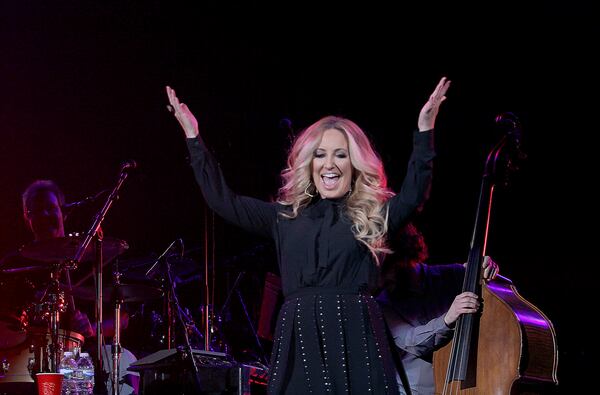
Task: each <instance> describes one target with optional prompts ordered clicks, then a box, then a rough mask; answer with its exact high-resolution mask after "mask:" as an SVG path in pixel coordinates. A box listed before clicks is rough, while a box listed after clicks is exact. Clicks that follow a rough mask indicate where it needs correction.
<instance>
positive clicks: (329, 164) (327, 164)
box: [325, 156, 335, 169]
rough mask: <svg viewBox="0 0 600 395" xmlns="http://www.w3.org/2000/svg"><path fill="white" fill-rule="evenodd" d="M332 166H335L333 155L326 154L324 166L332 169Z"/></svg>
mask: <svg viewBox="0 0 600 395" xmlns="http://www.w3.org/2000/svg"><path fill="white" fill-rule="evenodd" d="M334 167H335V163H334V160H333V156H327V159H326V160H325V168H326V169H333V168H334Z"/></svg>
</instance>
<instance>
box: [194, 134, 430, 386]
mask: <svg viewBox="0 0 600 395" xmlns="http://www.w3.org/2000/svg"><path fill="white" fill-rule="evenodd" d="M187 143H188V149H189V151H190V155H191V165H192V167H193V169H194V173H195V175H196V180H197V182H198V184H199V185H200V187H201V189H202V193H203V195H204V197H205V199H206V201H207V204H208V205H209V206H210V207H211V209H213V210H214V211H215V212H216V213H217V214H219V215H220V216H221V217H223V218H224V219H226V220H228V221H229V222H231V223H234V224H236V225H238V226H240V227H242V228H244V229H246V230H248V231H250V232H253V233H257V234H261V235H263V236H266V237H270V238H272V239H273V240H274V241H275V246H276V252H277V259H278V264H279V270H280V274H281V279H282V288H283V294H284V296H285V303H284V304H283V306H282V308H281V311H280V312H279V319H278V323H277V328H276V331H275V340H274V343H273V352H272V356H271V371H270V379H269V386H268V390H269V393H270V394H284V393H285V394H309V393H313V394H321V393H330V394H338V393H352V394H369V393H373V394H388V393H389V394H397V393H398V388H397V386H396V379H395V366H394V363H393V361H392V357H391V352H390V348H389V347H390V346H389V344H388V341H387V338H386V335H385V326H384V325H385V324H384V322H383V319H382V315H381V312H380V310H379V307H378V305H377V303H376V302H375V301H374V299H373V297H372V296H371V295H370V293H369V289H372V288H373V287H374V286H375V284H376V280H377V275H378V270H377V267H376V265H375V261H374V259H373V257H372V255H371V253H370V252H369V250H368V248H367V247H366V246H364V245H363V244H362V243H360V242H358V241H357V240H356V239H355V238H354V235H353V234H352V231H351V225H352V224H351V222H350V221H349V219H348V218H347V217H346V216H345V215H344V205H345V199H344V198H341V199H319V198H318V197H315V198H314V199H313V201H312V202H311V203H310V204H309V205H308V206H307V207H306V208H305V209H304V210H303V211H301V212H300V214H299V215H298V217H297V218H295V219H287V218H284V217H282V216H281V215H279V213H280V212H282V211H285V210H288V208H287V207H286V206H283V205H281V204H278V203H268V202H264V201H261V200H257V199H253V198H249V197H245V196H240V195H236V194H235V193H233V192H232V191H231V190H230V189H229V188H228V187H227V184H226V183H225V181H224V178H223V175H222V173H221V170H220V168H219V166H218V164H217V162H216V161H215V160H214V158H213V156H212V155H211V154H210V153H209V152H208V150H207V149H206V147H205V146H204V144H203V143H202V141H201V140H200V139H199V138H198V139H188V140H187ZM434 155H435V154H434V150H433V131H429V132H421V133H419V132H415V134H414V150H413V154H412V156H411V159H410V161H409V165H408V170H407V175H406V178H405V180H404V183H403V185H402V189H401V191H400V193H399V194H398V195H396V196H395V197H393V198H392V199H390V201H389V220H388V226H389V232H395V231H396V230H397V229H398V228H399V227H400V226H402V224H404V223H405V222H406V220H407V219H408V217H409V216H410V215H411V214H412V213H413V212H414V211H415V209H416V208H417V207H418V206H419V205H420V204H421V203H422V202H423V201H424V200H425V198H426V196H427V194H428V192H429V187H430V183H431V168H432V161H433V157H434ZM390 234H391V233H390Z"/></svg>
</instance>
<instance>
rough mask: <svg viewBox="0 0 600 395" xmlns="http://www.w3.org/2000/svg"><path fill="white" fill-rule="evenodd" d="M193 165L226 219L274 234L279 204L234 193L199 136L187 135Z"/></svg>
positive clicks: (209, 200)
mask: <svg viewBox="0 0 600 395" xmlns="http://www.w3.org/2000/svg"><path fill="white" fill-rule="evenodd" d="M186 141H187V146H188V150H189V152H190V159H191V163H190V164H191V166H192V168H193V170H194V174H195V176H196V181H197V182H198V185H199V186H200V189H201V190H202V195H203V196H204V199H205V200H206V203H207V204H208V206H209V207H210V208H211V209H212V210H213V211H214V212H215V213H217V214H218V215H219V216H221V217H222V218H224V219H225V220H227V221H229V222H231V223H233V224H235V225H238V226H240V227H241V228H243V229H245V230H247V231H249V232H253V233H257V234H260V235H262V236H266V237H273V230H274V227H275V224H276V221H277V204H276V203H268V202H265V201H262V200H259V199H254V198H251V197H247V196H241V195H237V194H236V193H234V192H233V191H232V190H231V189H230V188H229V187H228V186H227V183H226V182H225V178H224V177H223V173H222V171H221V168H220V167H219V165H218V163H217V161H216V160H215V158H214V157H213V155H212V154H211V153H210V152H209V151H208V150H207V149H206V146H205V145H204V144H203V142H202V140H201V139H200V138H189V139H186Z"/></svg>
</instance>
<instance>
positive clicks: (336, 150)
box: [315, 147, 348, 153]
mask: <svg viewBox="0 0 600 395" xmlns="http://www.w3.org/2000/svg"><path fill="white" fill-rule="evenodd" d="M317 151H326V149H325V148H321V147H319V148H317V149H315V152H317ZM339 151H342V152H346V153H347V152H348V150H347V149H346V148H336V149H334V150H333V152H339Z"/></svg>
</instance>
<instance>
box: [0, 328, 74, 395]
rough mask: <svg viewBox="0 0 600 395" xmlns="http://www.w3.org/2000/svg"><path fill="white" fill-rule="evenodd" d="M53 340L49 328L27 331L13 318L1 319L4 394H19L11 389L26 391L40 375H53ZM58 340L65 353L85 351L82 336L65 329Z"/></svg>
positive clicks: (0, 360) (0, 359) (0, 389)
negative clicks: (51, 357)
mask: <svg viewBox="0 0 600 395" xmlns="http://www.w3.org/2000/svg"><path fill="white" fill-rule="evenodd" d="M51 337H52V336H51V334H50V333H49V331H48V328H33V327H32V328H28V329H27V331H24V330H21V329H19V328H18V327H16V326H15V322H14V319H13V320H12V321H11V317H3V318H2V319H0V339H2V340H1V341H0V394H3V393H18V392H17V391H16V390H15V391H12V390H7V388H8V387H9V386H10V385H13V386H14V388H19V387H25V386H27V384H28V383H33V382H34V380H33V377H34V376H35V374H36V373H41V372H47V371H49V353H48V345H49V344H50V343H51V341H52V340H51ZM58 339H59V342H60V343H61V344H62V346H63V350H70V349H72V348H73V347H81V345H82V344H83V340H84V338H83V336H82V335H80V334H79V333H77V332H72V331H66V330H63V329H59V331H58ZM10 388H12V387H10Z"/></svg>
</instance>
